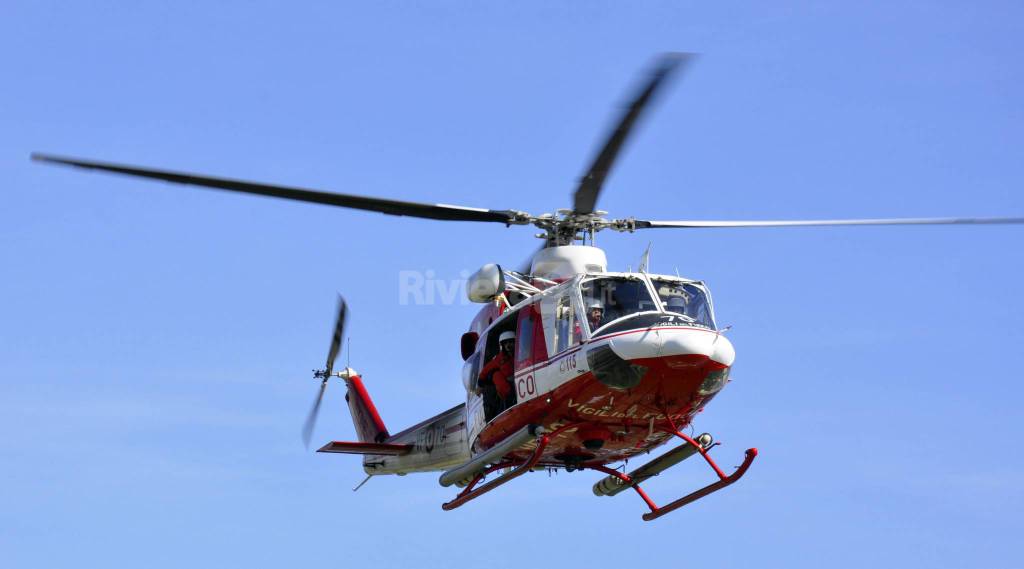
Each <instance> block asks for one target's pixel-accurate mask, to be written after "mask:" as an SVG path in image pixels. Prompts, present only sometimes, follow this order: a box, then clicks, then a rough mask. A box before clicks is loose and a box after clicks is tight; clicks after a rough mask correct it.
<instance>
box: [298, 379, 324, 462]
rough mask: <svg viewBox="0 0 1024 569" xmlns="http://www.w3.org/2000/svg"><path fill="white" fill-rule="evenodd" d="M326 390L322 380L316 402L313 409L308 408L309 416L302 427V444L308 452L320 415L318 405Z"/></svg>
mask: <svg viewBox="0 0 1024 569" xmlns="http://www.w3.org/2000/svg"><path fill="white" fill-rule="evenodd" d="M326 390H327V378H324V380H323V382H321V383H320V392H319V393H317V394H316V401H314V402H313V407H312V408H310V410H309V415H307V416H306V422H305V424H303V425H302V442H303V444H305V445H306V450H309V441H310V440H311V439H312V438H313V429H314V428H315V427H316V419H317V417H318V416H319V415H320V403H322V402H323V400H324V391H326Z"/></svg>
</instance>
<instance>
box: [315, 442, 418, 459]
mask: <svg viewBox="0 0 1024 569" xmlns="http://www.w3.org/2000/svg"><path fill="white" fill-rule="evenodd" d="M410 451H412V445H392V444H387V443H352V442H346V441H331V442H329V443H327V444H325V445H324V446H323V447H321V448H320V450H318V451H316V452H339V453H342V454H386V455H391V456H397V455H401V454H408V453H409V452H410Z"/></svg>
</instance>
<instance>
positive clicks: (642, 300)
mask: <svg viewBox="0 0 1024 569" xmlns="http://www.w3.org/2000/svg"><path fill="white" fill-rule="evenodd" d="M580 293H581V294H582V296H583V309H584V312H585V314H586V320H587V325H588V326H589V327H590V331H591V332H593V331H594V330H596V329H597V328H600V327H601V326H604V325H605V324H607V323H609V322H611V321H613V320H618V319H619V318H622V317H623V316H629V315H630V314H635V313H637V312H646V311H652V310H653V311H657V310H658V308H657V304H655V300H654V299H653V298H651V293H650V291H649V290H648V288H647V285H646V283H644V281H643V280H641V279H637V278H627V277H602V278H596V279H592V280H589V281H586V282H584V283H583V284H582V285H580Z"/></svg>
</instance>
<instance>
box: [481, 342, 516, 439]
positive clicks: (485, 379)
mask: <svg viewBox="0 0 1024 569" xmlns="http://www.w3.org/2000/svg"><path fill="white" fill-rule="evenodd" d="M515 348H516V333H515V332H513V331H511V330H507V331H505V332H502V333H501V335H500V336H498V354H497V355H496V356H494V357H493V358H491V361H489V362H487V365H485V366H484V368H483V369H482V370H480V376H479V377H478V383H479V384H480V385H483V386H484V415H485V416H486V418H487V420H488V421H490V420H491V419H492V418H493V417H494V416H495V415H497V414H498V413H501V412H502V411H504V410H505V409H506V408H508V407H509V406H511V405H512V403H513V399H512V380H513V374H514V371H513V367H512V361H513V360H512V358H513V354H514V353H515ZM489 387H492V388H493V396H490V397H489V395H490V393H489V392H490V391H491V390H490V389H488V388H489ZM488 400H490V401H488Z"/></svg>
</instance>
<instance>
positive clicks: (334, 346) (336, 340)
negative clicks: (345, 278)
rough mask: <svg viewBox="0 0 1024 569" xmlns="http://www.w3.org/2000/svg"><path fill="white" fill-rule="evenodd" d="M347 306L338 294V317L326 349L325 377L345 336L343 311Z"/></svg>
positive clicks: (331, 370) (332, 365)
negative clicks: (329, 346) (329, 345)
mask: <svg viewBox="0 0 1024 569" xmlns="http://www.w3.org/2000/svg"><path fill="white" fill-rule="evenodd" d="M347 310H348V307H347V305H346V304H345V298H344V297H343V296H341V295H340V294H339V295H338V319H337V320H335V321H334V336H332V337H331V348H330V349H329V350H328V351H327V377H330V376H331V373H332V372H333V371H334V359H335V358H337V357H338V352H340V351H341V341H342V340H343V339H344V337H345V316H346V315H345V313H346V312H347Z"/></svg>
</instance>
